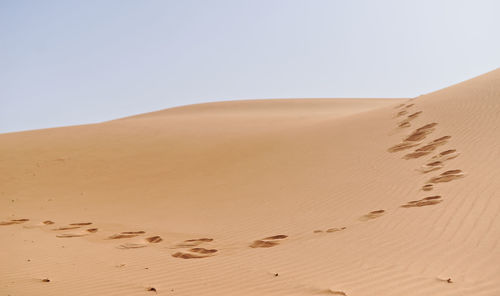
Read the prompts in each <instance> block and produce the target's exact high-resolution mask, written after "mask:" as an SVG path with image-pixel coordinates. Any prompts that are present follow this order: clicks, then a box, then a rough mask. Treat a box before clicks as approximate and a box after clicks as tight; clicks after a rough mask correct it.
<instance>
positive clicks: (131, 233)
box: [108, 231, 146, 239]
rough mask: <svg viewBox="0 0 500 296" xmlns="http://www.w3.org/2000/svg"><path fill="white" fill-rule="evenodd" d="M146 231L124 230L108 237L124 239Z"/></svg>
mask: <svg viewBox="0 0 500 296" xmlns="http://www.w3.org/2000/svg"><path fill="white" fill-rule="evenodd" d="M144 233H146V232H145V231H123V232H120V233H117V234H113V235H111V236H109V237H108V239H122V238H131V237H136V236H138V235H140V234H144Z"/></svg>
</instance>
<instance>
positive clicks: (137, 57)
mask: <svg viewBox="0 0 500 296" xmlns="http://www.w3.org/2000/svg"><path fill="white" fill-rule="evenodd" d="M499 11H500V1H498V0H490V1H482V0H470V1H460V0H449V1H445V0H442V1H440V0H418V1H414V0H412V1H405V0H393V1H388V0H377V1H375V0H366V1H360V0H359V1H357V0H302V1H299V0H282V1H277V0H246V1H244V0H226V1H218V0H213V1H212V0H198V1H191V0H171V1H169V0H163V1H153V0H147V1H137V0H133V1H127V0H116V1H113V0H95V1H92V0H84V1H83V0H82V1H71V0H60V1H54V0H44V1H39V0H33V1H25V0H12V1H9V0H0V133H3V132H10V131H19V130H27V129H39V128H46V127H54V126H63V125H73V124H82V123H92V122H99V121H105V120H110V119H114V118H119V117H123V116H127V115H132V114H138V113H144V112H148V111H154V110H159V109H164V108H168V107H173V106H179V105H186V104H193V103H199V102H209V101H218V100H229V99H253V98H296V97H301V98H304V97H307V98H312V97H414V96H418V95H420V94H424V93H428V92H430V91H434V90H437V89H439V88H442V87H445V86H448V85H450V84H454V83H457V82H460V81H463V80H466V79H469V78H471V77H474V76H477V75H479V74H482V73H485V72H487V71H491V70H494V69H496V68H498V67H499V66H500V38H499V36H500V17H499V15H498V13H499Z"/></svg>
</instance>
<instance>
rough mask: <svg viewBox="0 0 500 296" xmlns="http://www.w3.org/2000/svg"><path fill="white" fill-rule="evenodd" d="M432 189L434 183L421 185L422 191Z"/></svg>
mask: <svg viewBox="0 0 500 296" xmlns="http://www.w3.org/2000/svg"><path fill="white" fill-rule="evenodd" d="M432 189H434V185H432V184H425V185H424V186H422V190H423V191H431V190H432Z"/></svg>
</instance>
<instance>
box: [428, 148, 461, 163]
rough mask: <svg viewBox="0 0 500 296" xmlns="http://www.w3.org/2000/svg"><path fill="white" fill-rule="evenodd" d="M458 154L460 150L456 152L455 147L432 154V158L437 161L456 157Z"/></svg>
mask: <svg viewBox="0 0 500 296" xmlns="http://www.w3.org/2000/svg"><path fill="white" fill-rule="evenodd" d="M458 155H460V152H457V150H456V149H449V150H445V151H443V152H440V153H439V154H437V155H434V156H433V157H432V159H433V160H438V161H447V160H450V159H453V158H455V157H457V156H458Z"/></svg>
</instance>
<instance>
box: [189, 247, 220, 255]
mask: <svg viewBox="0 0 500 296" xmlns="http://www.w3.org/2000/svg"><path fill="white" fill-rule="evenodd" d="M189 251H190V252H194V253H200V254H214V253H216V252H217V251H218V250H217V249H205V248H192V249H189Z"/></svg>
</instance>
